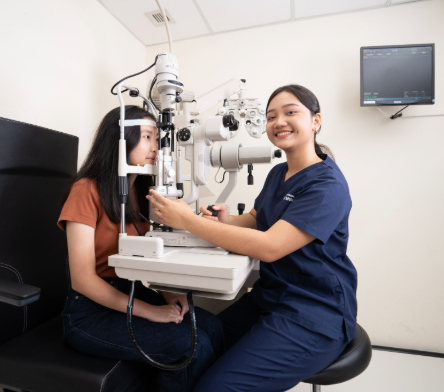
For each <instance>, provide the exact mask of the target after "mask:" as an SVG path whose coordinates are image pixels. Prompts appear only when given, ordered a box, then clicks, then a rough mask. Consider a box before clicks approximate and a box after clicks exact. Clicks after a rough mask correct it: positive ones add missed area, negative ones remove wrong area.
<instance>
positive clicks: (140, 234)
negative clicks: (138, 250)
mask: <svg viewBox="0 0 444 392" xmlns="http://www.w3.org/2000/svg"><path fill="white" fill-rule="evenodd" d="M133 225H134V227H135V228H136V230H137V232H138V233H139V236H142V233H141V232H140V230H139V228H138V227H137V225H136V223H135V222H133Z"/></svg>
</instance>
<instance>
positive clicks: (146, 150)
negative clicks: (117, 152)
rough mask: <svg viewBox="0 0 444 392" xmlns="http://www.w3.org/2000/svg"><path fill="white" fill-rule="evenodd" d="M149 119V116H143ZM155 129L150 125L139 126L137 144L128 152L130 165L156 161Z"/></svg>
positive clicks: (150, 163)
mask: <svg viewBox="0 0 444 392" xmlns="http://www.w3.org/2000/svg"><path fill="white" fill-rule="evenodd" d="M145 120H150V118H145ZM157 140H158V139H157V129H156V128H154V127H152V126H151V125H141V126H140V140H139V144H138V145H137V146H136V147H135V148H134V149H133V150H132V151H131V152H130V154H129V161H130V164H131V165H141V166H143V165H146V164H149V165H152V164H154V163H155V162H156V155H157V143H158V142H157Z"/></svg>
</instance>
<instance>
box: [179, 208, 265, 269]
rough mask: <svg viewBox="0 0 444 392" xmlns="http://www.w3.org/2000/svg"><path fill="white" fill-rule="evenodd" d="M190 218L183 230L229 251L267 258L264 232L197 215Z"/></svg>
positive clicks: (261, 258) (262, 258) (257, 257)
mask: <svg viewBox="0 0 444 392" xmlns="http://www.w3.org/2000/svg"><path fill="white" fill-rule="evenodd" d="M241 216H242V215H241ZM190 218H191V219H189V220H188V222H187V226H186V227H185V230H187V231H189V232H191V233H193V234H195V235H197V236H198V237H200V238H203V239H204V240H207V241H209V242H211V243H213V244H215V245H217V246H220V247H221V248H223V249H227V250H229V251H230V252H234V253H239V254H243V255H248V256H250V257H252V258H255V259H258V260H266V259H267V258H268V253H269V244H268V237H267V235H266V233H264V232H262V231H258V230H254V229H252V228H248V227H237V226H236V225H231V224H224V223H220V222H215V221H212V220H209V219H205V218H202V217H199V216H197V215H194V216H191V217H190ZM234 218H237V217H234ZM253 219H254V218H253ZM247 222H248V221H247ZM250 222H251V221H250Z"/></svg>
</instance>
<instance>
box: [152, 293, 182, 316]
mask: <svg viewBox="0 0 444 392" xmlns="http://www.w3.org/2000/svg"><path fill="white" fill-rule="evenodd" d="M159 292H160V294H162V296H163V298H165V301H166V303H167V304H169V305H174V304H176V306H180V307H181V311H180V315H181V316H182V317H183V316H184V314H185V313H186V312H188V311H189V308H188V300H187V297H186V296H185V295H179V294H174V293H170V292H168V291H159Z"/></svg>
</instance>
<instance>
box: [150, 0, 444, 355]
mask: <svg viewBox="0 0 444 392" xmlns="http://www.w3.org/2000/svg"><path fill="white" fill-rule="evenodd" d="M443 20H444V2H442V1H429V2H420V3H412V4H405V5H400V6H397V7H390V8H387V9H377V10H370V11H364V12H357V13H350V14H344V15H336V16H330V17H324V18H317V19H308V20H305V21H300V22H293V23H286V24H281V25H275V26H269V27H262V28H256V29H250V30H243V31H237V32H232V33H226V34H220V35H214V36H209V37H204V38H198V39H192V40H187V41H179V42H175V45H174V48H175V54H176V56H177V58H178V60H179V65H180V72H181V75H180V80H181V81H182V82H183V83H184V84H185V88H187V89H190V90H193V91H194V92H195V93H196V95H197V96H199V95H200V94H203V93H204V92H206V91H208V90H210V89H212V88H213V87H215V86H217V85H219V84H221V83H223V82H224V81H226V80H228V79H231V78H233V77H238V78H246V79H247V92H248V93H247V95H248V96H252V97H259V98H260V99H261V100H262V101H263V102H264V103H265V102H266V99H267V98H268V96H269V95H270V93H271V92H272V91H273V90H274V89H275V88H277V87H279V86H281V85H283V84H287V83H299V84H302V85H304V86H306V87H308V88H310V89H311V90H312V91H313V92H314V93H315V94H316V95H317V96H318V98H319V100H320V102H321V107H322V114H323V129H322V133H321V135H320V137H319V141H321V142H323V143H325V144H327V145H328V146H329V147H331V148H332V150H333V152H334V153H335V155H336V158H337V162H338V164H339V166H340V167H341V169H342V171H343V172H344V174H345V176H346V178H347V180H348V183H349V186H350V190H351V195H352V200H353V209H352V213H351V218H350V233H351V234H350V242H349V251H348V254H349V256H350V258H351V259H352V261H353V262H354V264H355V266H356V268H357V270H358V274H359V285H358V302H359V310H358V322H359V323H360V324H361V325H362V326H364V328H365V329H366V330H367V332H368V333H369V335H370V337H371V339H372V342H373V344H377V345H386V346H395V347H404V348H411V349H422V350H429V351H437V352H444V340H443V339H442V331H443V330H444V313H443V312H442V309H443V305H442V304H443V302H444V289H443V287H444V284H443V282H444V249H443V247H442V245H441V244H442V242H441V241H442V238H443V236H444V228H443V223H442V222H443V221H444V207H443V204H442V193H443V190H444V187H443V183H444V167H443V165H442V158H441V156H440V153H441V151H440V150H441V149H442V148H441V146H442V145H443V143H444V117H443V116H435V117H410V118H408V117H402V118H399V119H397V120H394V121H392V120H390V119H388V117H385V116H384V115H382V114H381V113H380V112H379V111H378V110H377V109H376V108H361V107H360V106H359V90H360V79H359V78H360V68H359V66H360V65H359V64H360V63H359V48H360V47H361V46H368V45H390V44H412V43H435V44H436V102H437V104H436V105H435V108H430V109H427V108H426V109H421V110H422V111H423V112H427V111H428V112H429V113H432V112H435V113H436V112H440V113H444V89H443V87H444V75H443V72H442V69H443V65H444V52H443V51H442V47H443V46H444V28H443V23H442V21H443ZM173 38H174V37H173ZM161 50H167V46H166V45H158V46H152V47H148V48H147V64H148V63H151V62H152V59H153V58H154V56H155V55H156V54H157V53H159V52H160V51H161ZM395 110H396V108H388V109H386V111H387V112H389V113H394V112H395ZM418 110H419V109H412V108H409V109H406V111H405V113H406V114H405V115H406V116H407V115H408V113H409V112H410V113H413V112H415V111H416V112H417V111H418ZM421 110H420V111H421ZM238 141H240V142H242V143H243V144H244V145H247V144H248V145H256V144H264V143H267V142H268V140H264V139H261V140H259V141H258V140H254V139H252V138H250V137H249V136H248V135H244V136H238V137H236V139H234V140H233V142H238ZM280 161H282V160H280ZM269 169H270V167H269V166H262V167H260V166H259V165H257V166H255V168H254V174H255V185H254V186H250V187H249V186H247V182H246V177H247V173H246V168H244V169H243V171H242V173H241V175H240V177H239V180H238V187H237V188H236V189H235V191H234V192H233V194H232V196H231V197H230V199H229V202H230V203H231V206H232V208H233V210H234V211H235V207H236V205H237V203H238V202H245V203H246V204H247V210H248V209H250V208H251V207H252V206H253V203H254V199H255V197H256V196H257V195H258V193H259V191H260V189H261V186H262V184H263V181H264V180H265V176H266V173H268V171H269ZM212 182H213V184H210V188H211V189H213V190H215V189H218V186H215V185H214V181H212ZM213 200H214V199H213ZM208 201H210V200H209V199H205V200H202V201H201V202H205V203H208Z"/></svg>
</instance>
